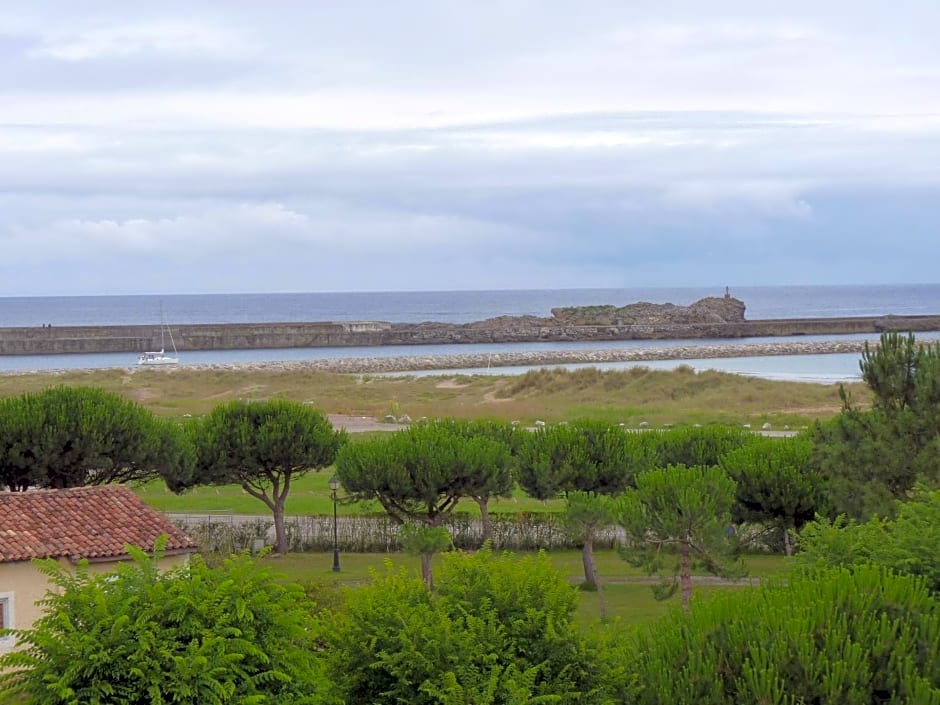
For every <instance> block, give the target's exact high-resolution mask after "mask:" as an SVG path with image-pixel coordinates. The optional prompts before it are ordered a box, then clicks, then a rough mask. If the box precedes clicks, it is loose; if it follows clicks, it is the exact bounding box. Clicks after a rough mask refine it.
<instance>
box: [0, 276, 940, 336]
mask: <svg viewBox="0 0 940 705" xmlns="http://www.w3.org/2000/svg"><path fill="white" fill-rule="evenodd" d="M723 294H724V288H723V287H715V288H682V289H554V290H551V289H543V290H519V291H437V292H434V291H431V292H385V293H382V292H352V293H311V294H205V295H203V294H199V295H174V296H54V297H0V327H4V326H39V325H43V324H47V323H50V324H52V325H57V326H66V325H133V324H151V323H159V321H160V307H161V305H162V306H163V310H164V312H165V315H166V320H167V322H168V323H170V324H185V323H266V322H286V321H392V322H403V323H413V322H419V321H442V322H451V323H467V322H470V321H479V320H483V319H485V318H492V317H494V316H503V315H507V316H521V315H534V316H549V315H551V309H552V308H555V307H559V306H589V305H596V304H613V305H617V306H623V305H626V304H630V303H635V302H637V301H649V302H652V303H674V304H681V305H687V304H690V303H692V302H693V301H696V300H698V299H700V298H702V297H704V296H722V295H723ZM731 294H732V295H733V296H735V297H737V298H739V299H741V300H742V301H744V303H745V304H746V305H747V313H746V315H747V317H748V318H751V319H756V318H814V317H837V316H878V315H887V314H897V315H913V314H930V313H940V284H917V285H898V286H832V287H825V286H785V287H741V288H733V287H732V289H731Z"/></svg>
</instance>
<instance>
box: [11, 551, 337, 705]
mask: <svg viewBox="0 0 940 705" xmlns="http://www.w3.org/2000/svg"><path fill="white" fill-rule="evenodd" d="M130 550H131V551H132V554H133V556H134V561H133V562H129V563H126V564H122V565H121V566H120V567H119V568H118V570H117V571H116V572H114V573H109V574H96V573H92V572H91V571H90V570H89V567H88V564H87V563H82V564H79V566H78V568H77V570H76V572H75V574H74V575H73V574H71V573H70V572H68V571H67V570H66V569H65V568H63V567H62V566H61V565H59V564H58V563H56V562H55V561H52V560H48V561H43V562H42V570H43V572H44V573H45V574H46V575H48V576H49V578H50V581H51V582H52V585H53V586H54V588H53V589H52V590H51V591H50V592H49V593H48V594H47V596H46V598H45V600H44V603H43V605H44V607H45V610H46V611H45V614H44V616H42V617H41V618H40V619H39V620H38V621H37V622H35V623H34V625H33V627H32V628H31V629H26V630H23V631H20V632H17V639H18V641H19V643H20V644H21V645H23V646H24V647H25V648H24V650H22V651H15V652H12V653H9V654H6V655H4V656H0V671H3V670H4V669H10V670H8V671H7V672H6V673H4V676H3V679H2V682H0V700H2V697H3V695H12V696H14V697H15V696H16V695H17V694H19V695H22V696H25V697H26V699H27V702H29V703H31V704H32V705H66V704H68V705H79V704H83V703H95V704H97V705H138V704H139V705H154V704H156V703H164V702H166V703H181V704H192V705H197V704H198V705H212V704H219V705H221V704H222V703H225V704H226V705H231V704H244V705H248V704H249V703H250V704H251V705H266V704H270V705H274V704H276V703H286V702H290V703H321V702H326V701H327V700H326V698H325V693H326V692H327V681H326V679H325V677H324V676H323V675H322V669H321V667H320V663H319V657H318V655H317V653H316V651H317V646H318V641H317V638H318V634H319V629H318V627H317V624H316V622H315V621H314V619H313V617H312V615H311V610H310V609H309V606H308V603H307V601H306V599H305V597H304V593H303V590H302V589H301V588H300V586H297V585H286V584H283V583H282V582H280V581H279V580H278V579H277V576H275V575H273V574H272V573H271V572H270V571H269V570H268V569H267V568H261V567H258V566H256V565H255V564H254V563H253V562H252V560H251V559H250V558H248V557H247V556H239V557H235V558H231V559H229V560H228V561H226V563H225V565H224V566H223V567H221V568H216V569H213V568H209V567H207V566H206V565H205V564H204V563H203V562H202V560H201V559H200V558H199V557H198V556H197V557H195V558H193V559H192V560H191V561H190V562H189V564H188V565H187V566H183V567H180V568H176V569H173V570H170V571H168V572H165V573H160V572H158V570H157V559H156V558H151V557H149V556H147V555H146V554H145V553H143V552H142V551H140V550H136V549H130ZM158 555H159V553H158Z"/></svg>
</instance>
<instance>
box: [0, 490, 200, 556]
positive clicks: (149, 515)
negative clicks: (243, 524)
mask: <svg viewBox="0 0 940 705" xmlns="http://www.w3.org/2000/svg"><path fill="white" fill-rule="evenodd" d="M161 534H167V536H168V539H169V540H168V541H167V546H166V548H167V551H174V552H175V551H179V550H181V549H182V550H185V549H195V543H193V541H192V539H190V538H189V537H188V536H186V535H185V534H184V533H183V532H182V531H180V530H179V529H178V528H176V527H175V526H174V525H173V524H172V523H171V522H170V521H169V520H168V519H167V518H166V517H164V516H163V515H162V514H160V512H158V511H157V510H155V509H154V508H153V507H150V506H148V505H147V504H145V503H144V502H143V501H142V500H141V499H140V498H139V497H138V496H137V495H135V494H134V493H133V492H131V490H130V489H128V488H127V487H125V486H123V485H104V486H101V487H75V488H72V489H68V490H30V491H28V492H0V563H4V562H11V561H26V560H30V559H31V558H63V557H65V558H71V559H73V560H77V559H79V558H117V557H119V556H123V555H125V554H126V553H127V552H126V551H125V550H124V546H125V545H127V544H131V545H133V546H139V547H141V548H143V549H144V550H148V549H150V550H152V549H153V544H154V542H155V541H156V539H157V537H158V536H160V535H161Z"/></svg>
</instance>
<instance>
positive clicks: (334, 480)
mask: <svg viewBox="0 0 940 705" xmlns="http://www.w3.org/2000/svg"><path fill="white" fill-rule="evenodd" d="M338 489H339V478H338V477H336V476H335V475H334V476H333V477H331V478H330V490H331V491H332V492H333V572H334V573H338V572H339V540H338V539H337V537H336V490H338Z"/></svg>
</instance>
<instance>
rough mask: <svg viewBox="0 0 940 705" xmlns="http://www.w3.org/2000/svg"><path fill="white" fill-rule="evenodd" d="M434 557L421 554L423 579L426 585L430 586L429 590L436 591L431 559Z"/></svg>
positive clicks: (430, 554) (431, 554) (429, 554)
mask: <svg viewBox="0 0 940 705" xmlns="http://www.w3.org/2000/svg"><path fill="white" fill-rule="evenodd" d="M433 557H434V554H433V553H422V554H421V577H422V578H424V584H425V585H427V586H428V590H433V589H434V574H433V573H432V572H431V559H432V558H433Z"/></svg>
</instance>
